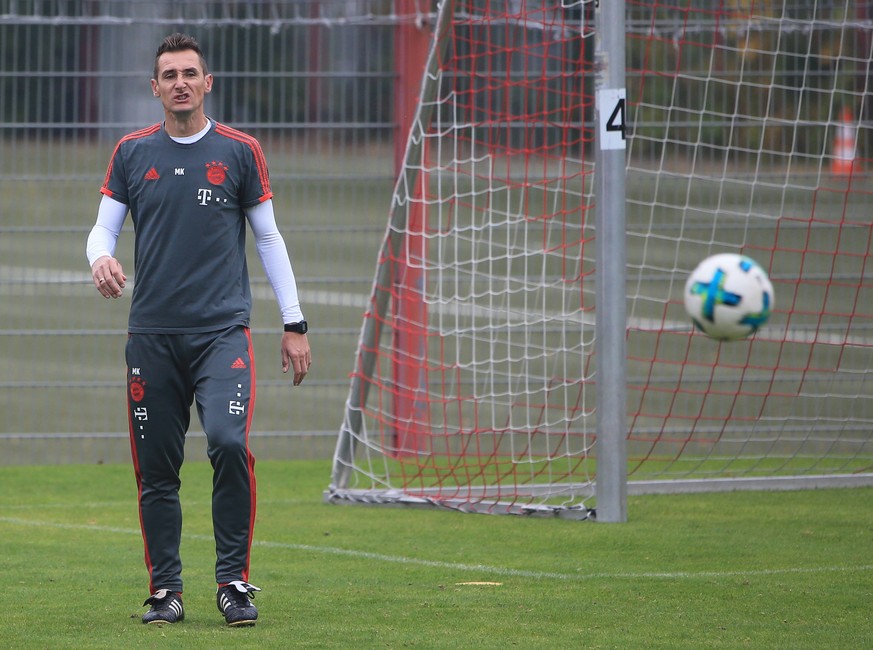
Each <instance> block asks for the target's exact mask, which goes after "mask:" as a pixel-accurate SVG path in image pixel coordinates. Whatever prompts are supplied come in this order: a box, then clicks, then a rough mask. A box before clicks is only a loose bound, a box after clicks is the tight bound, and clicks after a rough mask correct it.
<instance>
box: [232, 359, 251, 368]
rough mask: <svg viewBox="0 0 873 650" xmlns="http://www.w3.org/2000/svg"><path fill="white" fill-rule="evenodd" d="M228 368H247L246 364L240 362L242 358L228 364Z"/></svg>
mask: <svg viewBox="0 0 873 650" xmlns="http://www.w3.org/2000/svg"><path fill="white" fill-rule="evenodd" d="M230 367H231V368H233V369H235V370H243V369H245V368H246V367H247V366H246V362H245V361H243V360H242V357H237V358H236V361H234V362H233V363H232V364H230Z"/></svg>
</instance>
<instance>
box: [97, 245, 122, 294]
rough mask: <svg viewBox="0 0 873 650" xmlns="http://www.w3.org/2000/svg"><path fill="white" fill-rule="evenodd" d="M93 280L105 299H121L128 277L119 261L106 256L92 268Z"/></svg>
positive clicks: (98, 260) (98, 259) (100, 258)
mask: <svg viewBox="0 0 873 650" xmlns="http://www.w3.org/2000/svg"><path fill="white" fill-rule="evenodd" d="M91 279H92V280H94V286H95V287H97V291H99V292H100V295H101V296H103V297H104V298H120V297H121V290H122V289H124V282H125V280H127V276H126V275H124V271H123V270H122V269H121V264H120V263H119V262H118V260H117V259H115V258H114V257H110V256H109V255H104V256H103V257H99V258H97V261H96V262H94V264H93V265H92V266H91Z"/></svg>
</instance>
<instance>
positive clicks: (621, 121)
mask: <svg viewBox="0 0 873 650" xmlns="http://www.w3.org/2000/svg"><path fill="white" fill-rule="evenodd" d="M624 106H625V89H624V88H603V89H601V90H598V91H597V114H598V115H599V116H600V125H599V126H600V131H599V132H598V136H599V138H600V149H601V150H604V149H624V148H625V136H626V135H627V122H626V120H625V112H624Z"/></svg>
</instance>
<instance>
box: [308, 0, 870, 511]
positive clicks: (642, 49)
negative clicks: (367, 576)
mask: <svg viewBox="0 0 873 650" xmlns="http://www.w3.org/2000/svg"><path fill="white" fill-rule="evenodd" d="M819 5H820V3H814V2H812V3H796V2H787V0H765V1H764V2H755V3H745V2H741V3H731V4H730V6H728V5H726V4H725V3H718V4H717V5H716V6H713V3H708V2H704V0H682V1H679V2H674V3H668V4H664V3H659V2H654V1H652V0H626V1H625V2H615V3H613V2H609V3H604V2H596V1H595V0H580V1H575V2H568V1H567V0H563V1H560V0H557V1H550V0H522V1H521V2H512V3H502V2H501V3H497V2H490V1H488V0H454V1H451V2H450V1H448V0H447V1H445V2H442V3H440V4H439V11H438V13H437V14H435V15H433V16H430V17H429V18H430V20H431V24H432V25H433V34H434V36H433V39H432V42H431V47H430V50H429V54H428V57H427V63H426V65H425V66H424V70H423V73H422V75H421V79H422V81H421V85H420V88H419V94H418V102H417V109H416V114H415V119H414V120H413V123H412V125H411V127H410V129H409V133H408V138H407V140H406V147H405V150H404V156H403V165H402V169H401V170H400V172H399V173H398V180H397V183H396V186H395V191H394V195H393V198H392V201H391V210H390V217H389V219H388V227H387V229H386V233H385V238H384V242H383V246H382V249H381V251H380V252H379V254H378V258H377V264H376V271H375V274H374V283H373V289H372V292H371V298H370V303H369V308H368V309H367V311H366V313H365V314H364V318H363V323H362V328H361V337H360V341H359V346H358V351H357V357H356V360H355V365H354V368H353V371H352V377H351V385H350V390H349V397H348V399H347V403H346V409H345V415H344V418H343V422H342V425H341V427H340V432H339V437H338V441H337V449H336V454H335V457H334V467H333V474H332V479H331V484H330V486H329V488H328V490H327V491H326V492H325V499H326V500H327V501H329V502H334V503H380V504H390V505H415V506H433V507H442V508H453V509H458V510H461V511H466V512H485V513H500V514H504V513H507V514H528V515H547V516H561V517H567V518H574V519H591V518H595V517H596V518H597V519H598V520H601V521H624V520H625V519H626V517H627V509H626V499H627V495H628V494H639V493H647V492H680V491H690V490H694V491H700V490H736V489H790V488H798V487H821V486H848V485H871V484H873V434H871V431H873V390H871V385H873V332H871V329H873V282H871V277H870V276H871V273H873V264H871V263H870V262H871V260H870V255H871V249H873V211H871V209H870V205H871V201H870V198H871V196H873V181H871V177H870V160H869V154H868V152H869V150H870V147H871V145H873V137H871V128H870V117H871V115H873V109H871V106H870V97H871V96H873V93H871V81H873V64H871V61H873V49H871V48H873V36H871V35H873V23H871V16H870V15H868V11H869V8H868V6H867V3H854V2H851V1H849V0H839V1H838V2H835V3H829V4H828V5H827V6H826V7H825V6H819ZM720 252H738V253H743V254H745V255H748V256H750V257H752V258H754V259H755V260H756V261H757V262H758V263H759V264H761V266H762V267H763V268H764V269H766V270H767V272H768V274H769V275H770V278H771V280H772V282H773V285H774V288H775V303H776V304H775V310H774V312H773V316H772V317H771V320H770V322H769V323H768V324H767V325H766V326H765V327H764V328H762V329H761V330H759V331H758V332H757V333H756V334H755V335H754V336H753V337H750V338H748V339H745V340H742V341H735V342H727V343H721V342H718V341H714V340H711V339H708V338H707V337H705V336H704V335H702V334H701V333H699V332H695V330H694V328H693V326H692V324H691V321H690V319H689V318H688V317H687V315H686V314H685V312H684V307H683V296H682V289H683V287H684V283H685V279H686V278H687V276H688V273H690V271H691V270H692V269H693V268H694V267H695V266H697V264H698V262H700V260H702V259H703V258H704V257H707V256H709V255H712V254H714V253H720Z"/></svg>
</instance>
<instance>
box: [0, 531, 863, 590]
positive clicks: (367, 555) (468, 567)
mask: <svg viewBox="0 0 873 650" xmlns="http://www.w3.org/2000/svg"><path fill="white" fill-rule="evenodd" d="M0 523H4V524H10V525H15V526H34V527H38V528H57V529H60V530H84V531H92V532H98V533H117V534H119V535H137V536H139V535H141V533H140V531H139V530H134V529H130V528H117V527H114V526H92V525H85V524H64V523H59V522H53V521H34V520H31V519H19V518H16V517H0ZM591 525H596V524H591ZM182 536H183V537H184V538H185V539H190V540H195V541H202V542H212V541H213V537H212V536H210V535H196V534H183V535H182ZM253 546H259V547H263V548H271V549H282V550H289V551H306V552H309V553H320V554H324V555H342V556H345V557H351V558H360V559H363V560H376V561H379V562H390V563H393V564H406V565H413V566H424V567H431V568H438V569H448V570H450V571H463V572H468V573H478V574H482V573H488V574H492V575H498V576H504V577H514V578H533V579H537V580H548V579H551V580H572V581H584V580H698V579H712V578H740V577H755V576H773V575H798V574H812V573H867V572H871V571H873V564H870V565H861V566H854V567H849V566H826V567H788V568H785V569H752V570H747V571H663V572H662V571H653V572H645V571H644V572H639V573H624V572H619V573H610V572H598V573H553V572H549V571H528V570H524V569H512V568H509V567H499V566H489V565H486V564H464V563H460V562H444V561H439V560H424V559H421V558H414V557H406V556H403V555H385V554H383V553H371V552H369V551H355V550H352V549H344V548H336V547H333V546H312V545H310V544H290V543H285V542H270V541H262V540H255V541H254V542H253Z"/></svg>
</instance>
